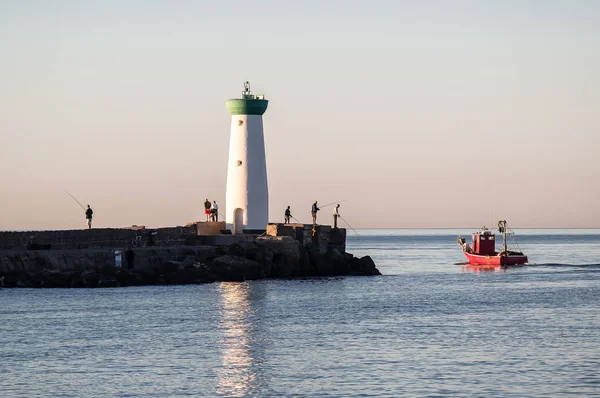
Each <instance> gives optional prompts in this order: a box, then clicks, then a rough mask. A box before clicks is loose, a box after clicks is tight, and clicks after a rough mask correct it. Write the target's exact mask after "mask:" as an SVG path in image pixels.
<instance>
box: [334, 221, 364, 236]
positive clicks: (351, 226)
mask: <svg viewBox="0 0 600 398" xmlns="http://www.w3.org/2000/svg"><path fill="white" fill-rule="evenodd" d="M338 217H339V218H341V219H342V221H344V222H345V223H346V225H347V226H349V227H350V229H351V230H352V231H354V233H355V234H356V235H358V232H356V230H355V229H354V228H352V225H350V224H348V221H346V220H345V219H344V217H342V216H338ZM358 236H360V235H358Z"/></svg>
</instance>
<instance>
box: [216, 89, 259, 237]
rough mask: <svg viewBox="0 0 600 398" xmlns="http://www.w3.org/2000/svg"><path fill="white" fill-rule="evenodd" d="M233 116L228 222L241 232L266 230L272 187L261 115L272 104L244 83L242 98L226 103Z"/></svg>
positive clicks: (236, 230)
mask: <svg viewBox="0 0 600 398" xmlns="http://www.w3.org/2000/svg"><path fill="white" fill-rule="evenodd" d="M226 104H227V109H228V110H229V113H230V114H231V133H230V139H229V163H228V165H227V192H226V203H225V219H226V222H227V224H231V225H233V226H234V228H233V230H234V233H241V230H242V229H252V230H264V229H265V228H266V226H267V224H268V222H269V188H268V183H267V162H266V158H265V139H264V133H263V120H262V115H263V114H264V113H265V112H266V110H267V106H268V104H269V101H267V100H266V99H265V96H264V95H254V94H252V91H250V83H248V82H245V83H244V91H243V92H242V97H241V98H235V99H230V100H228V101H227V102H226Z"/></svg>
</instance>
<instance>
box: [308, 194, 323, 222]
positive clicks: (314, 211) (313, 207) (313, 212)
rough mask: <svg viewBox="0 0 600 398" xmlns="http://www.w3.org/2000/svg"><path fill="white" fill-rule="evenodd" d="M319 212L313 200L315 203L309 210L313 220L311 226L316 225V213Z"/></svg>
mask: <svg viewBox="0 0 600 398" xmlns="http://www.w3.org/2000/svg"><path fill="white" fill-rule="evenodd" d="M319 210H321V209H319V208H318V207H317V201H316V200H315V203H313V205H312V209H311V210H310V214H312V218H313V225H317V212H318V211H319Z"/></svg>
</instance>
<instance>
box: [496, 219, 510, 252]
mask: <svg viewBox="0 0 600 398" xmlns="http://www.w3.org/2000/svg"><path fill="white" fill-rule="evenodd" d="M498 232H502V252H503V253H506V252H507V251H508V248H507V246H506V220H502V221H498Z"/></svg>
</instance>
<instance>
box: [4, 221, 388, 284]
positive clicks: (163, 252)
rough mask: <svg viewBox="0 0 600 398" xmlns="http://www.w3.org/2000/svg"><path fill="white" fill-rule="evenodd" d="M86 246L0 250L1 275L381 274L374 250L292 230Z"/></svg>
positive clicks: (133, 280)
mask: <svg viewBox="0 0 600 398" xmlns="http://www.w3.org/2000/svg"><path fill="white" fill-rule="evenodd" d="M80 233H81V232H80ZM181 240H185V239H181ZM188 241H189V239H188ZM192 241H193V239H192ZM193 243H194V242H189V244H193ZM29 245H30V247H31V243H29ZM86 246H88V247H86V248H81V249H66V248H63V249H56V250H31V249H30V250H27V249H22V248H14V249H4V250H0V280H2V278H3V280H2V283H3V285H4V287H32V288H39V287H45V288H50V287H58V288H77V287H88V288H95V287H119V286H140V285H180V284H200V283H211V282H216V281H245V280H255V279H262V278H301V277H320V276H337V275H380V272H379V271H378V270H377V268H376V267H375V264H374V262H373V260H372V259H371V258H370V257H369V256H366V257H362V258H357V257H354V256H353V255H352V254H349V253H346V252H345V251H341V250H339V249H338V248H336V247H331V246H327V245H313V246H311V245H304V244H302V242H300V241H299V240H297V239H294V238H292V237H289V236H266V237H254V238H253V239H252V240H239V241H237V242H234V243H230V244H220V245H211V246H206V245H190V246H186V245H182V244H179V245H165V246H151V247H146V248H133V249H132V252H133V255H132V254H131V252H130V253H128V252H127V250H126V249H112V248H106V247H89V246H93V245H86ZM34 247H36V246H34Z"/></svg>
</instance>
